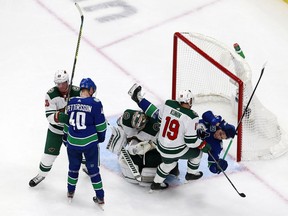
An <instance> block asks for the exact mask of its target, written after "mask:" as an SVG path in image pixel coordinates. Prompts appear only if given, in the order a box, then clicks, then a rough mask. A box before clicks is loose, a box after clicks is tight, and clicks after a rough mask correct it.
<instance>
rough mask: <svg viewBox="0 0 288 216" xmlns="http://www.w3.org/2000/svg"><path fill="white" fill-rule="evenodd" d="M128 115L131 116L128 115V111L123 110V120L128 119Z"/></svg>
mask: <svg viewBox="0 0 288 216" xmlns="http://www.w3.org/2000/svg"><path fill="white" fill-rule="evenodd" d="M130 117H131V115H130V113H129V112H125V113H124V114H123V119H125V120H128V119H129V118H130Z"/></svg>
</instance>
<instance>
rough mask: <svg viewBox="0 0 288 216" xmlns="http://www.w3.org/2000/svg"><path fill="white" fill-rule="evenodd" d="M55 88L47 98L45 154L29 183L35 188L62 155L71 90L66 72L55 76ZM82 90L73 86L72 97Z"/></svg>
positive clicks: (62, 71) (57, 72) (60, 71)
mask: <svg viewBox="0 0 288 216" xmlns="http://www.w3.org/2000/svg"><path fill="white" fill-rule="evenodd" d="M54 83H55V86H54V87H53V88H51V89H50V90H49V91H48V92H47V93H46V96H45V113H46V118H47V120H48V122H49V127H48V130H47V136H46V143H45V147H44V154H43V155H42V158H41V161H40V164H39V171H38V174H37V175H36V176H35V177H34V178H33V179H31V180H30V181H29V185H30V186H31V187H35V186H36V185H38V184H39V183H40V182H41V181H42V180H44V179H45V177H46V176H47V174H48V173H49V171H50V170H51V168H52V166H53V163H54V161H55V159H56V158H57V156H58V155H59V153H60V148H61V145H62V138H63V126H64V124H63V116H65V115H64V110H65V107H66V105H67V101H66V99H67V96H68V89H69V75H68V73H67V72H66V71H65V70H58V71H56V73H55V75H54ZM79 93H80V89H79V88H78V87H76V86H72V88H71V92H70V96H72V97H73V96H79Z"/></svg>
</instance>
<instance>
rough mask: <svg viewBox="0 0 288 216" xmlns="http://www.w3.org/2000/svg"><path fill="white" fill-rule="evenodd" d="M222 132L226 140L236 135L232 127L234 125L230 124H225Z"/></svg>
mask: <svg viewBox="0 0 288 216" xmlns="http://www.w3.org/2000/svg"><path fill="white" fill-rule="evenodd" d="M223 131H224V132H225V133H226V136H227V139H228V138H232V139H233V138H234V136H235V135H236V129H235V127H234V125H231V124H228V123H227V124H225V126H224V127H223Z"/></svg>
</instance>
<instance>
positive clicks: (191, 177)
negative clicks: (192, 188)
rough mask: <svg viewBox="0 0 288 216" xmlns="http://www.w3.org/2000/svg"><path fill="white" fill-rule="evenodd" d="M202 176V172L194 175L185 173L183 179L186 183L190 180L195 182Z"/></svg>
mask: <svg viewBox="0 0 288 216" xmlns="http://www.w3.org/2000/svg"><path fill="white" fill-rule="evenodd" d="M202 176H203V172H201V171H199V172H197V173H195V174H192V173H186V175H185V179H186V180H187V181H190V180H197V179H199V178H201V177H202Z"/></svg>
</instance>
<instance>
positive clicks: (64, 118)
mask: <svg viewBox="0 0 288 216" xmlns="http://www.w3.org/2000/svg"><path fill="white" fill-rule="evenodd" d="M54 121H55V122H56V123H64V124H65V123H66V124H68V122H69V116H68V115H67V114H65V113H64V112H61V111H58V112H56V113H55V115H54Z"/></svg>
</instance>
